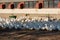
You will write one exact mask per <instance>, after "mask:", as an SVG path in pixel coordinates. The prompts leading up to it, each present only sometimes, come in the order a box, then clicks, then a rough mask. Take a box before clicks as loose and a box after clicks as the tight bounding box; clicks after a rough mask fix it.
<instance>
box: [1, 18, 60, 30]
mask: <svg viewBox="0 0 60 40" xmlns="http://www.w3.org/2000/svg"><path fill="white" fill-rule="evenodd" d="M0 27H2V28H6V27H8V28H9V29H11V28H13V27H14V28H15V29H17V28H21V29H25V28H27V29H31V30H32V29H33V28H34V29H36V30H39V29H42V30H44V29H46V30H55V29H58V30H60V20H54V21H48V20H47V21H45V20H43V21H42V20H36V19H34V18H33V19H29V18H17V19H14V18H10V19H5V18H1V17H0Z"/></svg>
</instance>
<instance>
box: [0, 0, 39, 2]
mask: <svg viewBox="0 0 60 40" xmlns="http://www.w3.org/2000/svg"><path fill="white" fill-rule="evenodd" d="M19 1H38V0H0V2H19Z"/></svg>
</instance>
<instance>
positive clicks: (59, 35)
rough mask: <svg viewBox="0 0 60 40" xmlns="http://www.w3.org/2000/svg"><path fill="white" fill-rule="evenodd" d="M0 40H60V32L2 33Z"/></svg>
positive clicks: (0, 33)
mask: <svg viewBox="0 0 60 40" xmlns="http://www.w3.org/2000/svg"><path fill="white" fill-rule="evenodd" d="M0 40H60V31H54V32H50V31H11V32H1V31H0Z"/></svg>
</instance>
